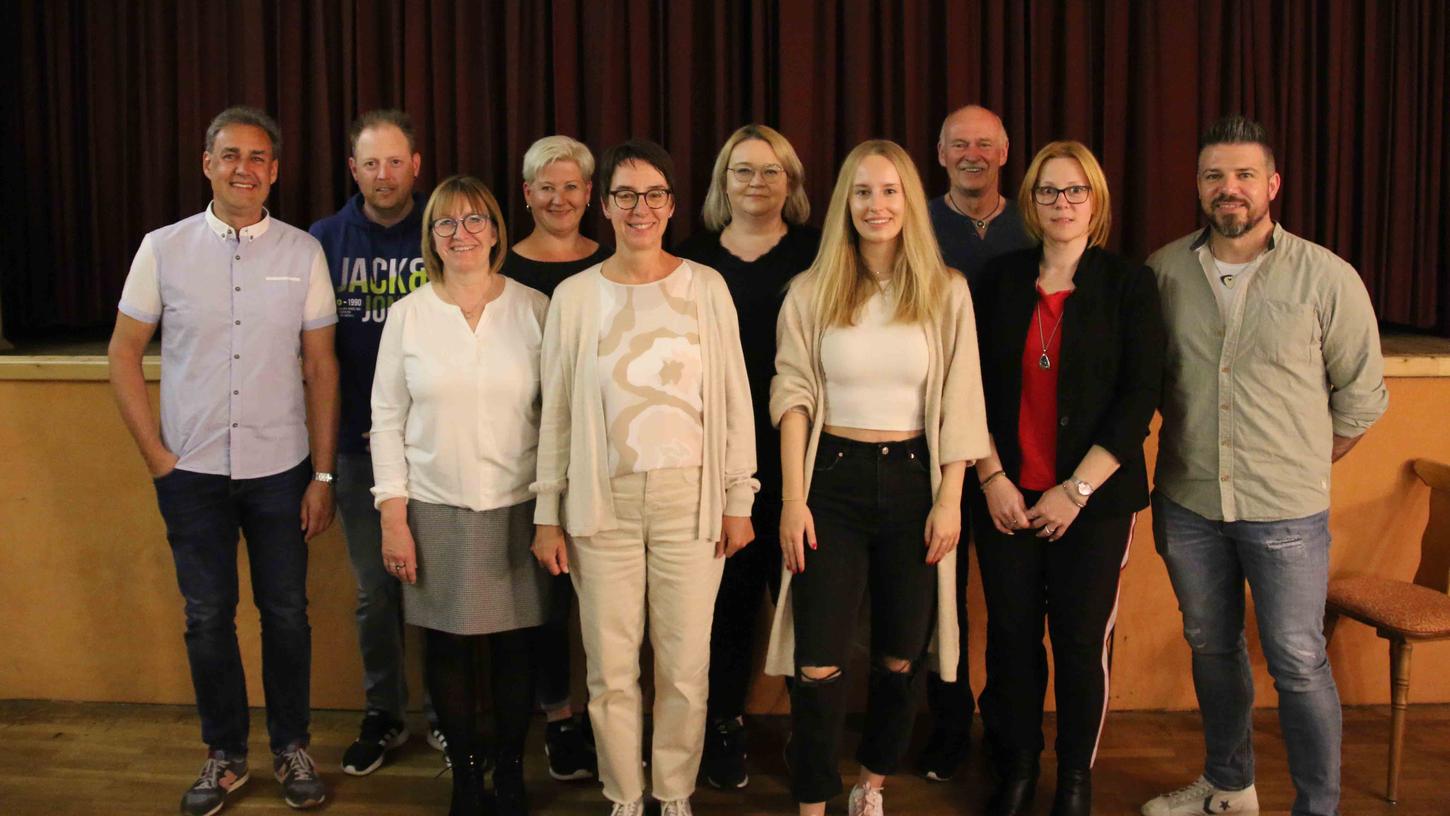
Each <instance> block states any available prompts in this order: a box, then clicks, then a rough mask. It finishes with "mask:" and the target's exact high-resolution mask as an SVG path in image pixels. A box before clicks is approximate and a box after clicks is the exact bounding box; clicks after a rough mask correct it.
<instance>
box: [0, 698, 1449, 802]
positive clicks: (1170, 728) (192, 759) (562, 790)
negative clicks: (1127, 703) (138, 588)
mask: <svg viewBox="0 0 1450 816" xmlns="http://www.w3.org/2000/svg"><path fill="white" fill-rule="evenodd" d="M252 722H253V729H254V731H253V736H254V739H253V742H252V746H251V750H252V755H253V757H255V758H256V759H257V761H258V762H257V764H254V765H253V769H252V771H253V773H252V780H251V782H250V783H248V785H247V787H246V788H244V789H243V790H242V791H240V792H239V793H238V794H237V796H236V798H235V799H234V800H233V801H232V802H231V803H230V804H229V805H228V806H227V808H226V809H225V810H224V811H223V813H229V814H253V815H254V816H260V814H284V813H291V812H292V811H291V810H290V809H289V808H287V807H286V805H285V804H284V803H283V802H282V801H281V799H280V797H279V796H278V789H277V786H276V784H275V783H274V782H273V781H272V780H271V778H270V774H269V773H268V771H269V770H270V768H269V767H268V763H267V756H268V755H267V750H266V743H265V736H264V733H263V723H264V722H265V715H264V714H263V712H261V711H255V712H254V713H253V717H252ZM1344 722H1345V729H1344V730H1345V738H1344V797H1343V801H1342V805H1341V810H1342V813H1343V814H1344V816H1361V815H1362V814H1368V815H1370V816H1373V814H1396V816H1446V814H1450V706H1416V707H1414V708H1413V709H1412V710H1411V713H1410V722H1409V728H1408V733H1407V743H1406V749H1405V768H1404V771H1403V775H1402V777H1401V794H1400V803H1399V805H1398V806H1391V805H1390V804H1388V803H1387V802H1385V801H1384V799H1383V793H1384V773H1385V756H1386V750H1385V747H1386V739H1387V732H1388V723H1389V712H1388V709H1386V708H1357V709H1350V710H1347V711H1345V715H1344ZM357 723H358V715H357V713H356V712H343V711H321V712H316V713H315V714H314V718H313V755H314V757H315V758H316V759H317V760H318V762H319V763H320V764H322V766H323V768H324V773H325V774H326V779H327V782H328V784H329V785H330V786H331V795H330V797H329V800H328V802H327V803H326V805H325V806H324V807H323V808H322V809H321V811H319V812H326V813H333V814H338V816H342V814H389V816H394V815H396V816H410V815H411V814H419V815H420V816H421V814H429V815H430V816H439V814H443V813H445V812H446V810H447V802H448V791H449V779H448V777H447V776H440V775H439V774H440V769H441V763H440V757H439V754H438V753H436V752H434V751H432V750H430V749H429V748H428V747H427V745H426V744H425V743H424V742H423V741H422V739H421V738H419V737H418V736H416V735H415V736H414V739H413V741H412V742H411V743H409V744H408V745H407V746H405V747H404V748H403V749H401V750H400V751H399V752H397V753H395V754H394V755H393V757H394V758H393V761H391V762H390V763H389V764H388V765H386V766H385V767H383V768H382V769H381V770H379V771H378V772H377V773H375V774H373V775H372V776H369V777H366V778H355V777H350V776H347V775H345V774H343V773H342V772H341V771H340V770H338V762H339V761H340V759H341V756H342V751H343V749H344V748H345V747H347V745H348V743H349V742H350V741H351V740H352V738H353V736H354V735H355V733H356V732H355V730H354V729H355V728H356V726H357ZM787 725H788V723H787V722H786V721H785V720H784V718H760V719H756V720H754V721H753V731H752V740H753V745H752V747H753V748H754V752H753V756H752V757H751V761H750V766H751V768H750V770H751V782H750V786H749V787H748V788H746V789H745V790H744V791H738V792H731V793H722V792H720V791H716V790H713V789H710V788H708V787H706V786H704V785H702V786H701V788H700V790H699V792H698V793H697V794H696V796H695V799H694V805H695V810H696V811H697V812H698V813H700V814H702V816H705V815H706V814H727V813H728V814H740V816H754V814H788V813H793V812H794V809H793V807H792V805H791V802H790V797H789V794H788V792H787V788H786V786H785V776H784V770H783V763H782V760H781V756H780V748H781V744H782V739H783V737H784V734H785V730H786V728H787ZM1050 727H1051V723H1050V722H1049V729H1050ZM1255 728H1256V729H1257V731H1256V739H1255V749H1256V752H1257V756H1258V768H1259V774H1258V788H1259V801H1260V804H1261V805H1262V806H1263V808H1264V810H1263V811H1262V812H1263V813H1264V814H1276V813H1288V810H1289V805H1290V801H1291V798H1292V795H1293V792H1292V789H1291V788H1290V786H1289V781H1288V775H1287V770H1286V768H1285V761H1284V749H1283V744H1282V742H1281V741H1280V738H1279V726H1278V721H1277V719H1276V717H1275V716H1274V712H1272V711H1261V712H1259V713H1258V714H1257V715H1256V717H1255ZM541 731H542V729H541V728H539V727H535V728H534V729H533V733H532V734H531V738H532V739H531V743H530V747H531V750H532V753H531V754H530V757H531V759H530V765H529V777H530V788H529V789H530V792H531V794H532V796H533V798H534V805H535V807H534V812H535V813H537V814H561V816H574V815H575V814H579V815H580V816H583V814H590V815H591V816H595V815H597V816H604V814H607V813H608V808H607V807H605V804H604V800H603V798H602V797H601V795H600V793H599V788H598V786H597V784H596V783H593V782H585V783H557V782H554V781H552V780H550V779H549V778H548V777H547V776H546V775H545V773H544V765H543V756H542V750H541V748H540V747H539V743H540V741H541ZM258 737H261V739H258ZM918 739H920V735H919V736H918ZM850 741H851V742H852V743H854V738H853V737H852V738H850ZM1048 744H1049V745H1050V744H1051V734H1050V733H1049V735H1048ZM0 746H3V749H4V750H0V815H3V816H31V814H36V815H37V816H39V815H40V814H44V815H45V816H52V815H53V814H56V815H58V814H107V815H109V814H133V813H136V814H140V813H146V814H153V813H174V812H176V805H177V802H178V801H179V799H180V796H181V793H182V791H183V790H185V788H186V787H187V786H188V785H189V784H190V783H191V781H192V779H193V777H194V775H195V773H196V772H197V770H198V769H199V768H200V767H201V762H202V759H203V758H204V757H203V754H202V750H201V748H200V747H199V746H198V743H197V725H196V720H195V714H194V713H193V711H192V710H191V709H190V708H187V707H181V706H141V705H103V704H90V703H43V702H16V701H6V702H0ZM1201 751H1202V748H1201V740H1200V738H1199V735H1198V717H1197V715H1196V714H1193V713H1120V714H1113V715H1112V717H1111V719H1110V720H1109V722H1108V728H1107V732H1106V734H1105V735H1104V738H1103V744H1102V747H1101V749H1100V752H1099V756H1098V765H1097V770H1096V771H1095V774H1094V788H1095V790H1096V812H1097V813H1098V814H1134V813H1137V812H1138V806H1139V805H1140V804H1141V803H1142V802H1143V800H1145V799H1147V798H1149V797H1151V796H1153V795H1155V794H1156V793H1159V792H1161V791H1162V790H1164V789H1166V788H1171V787H1177V786H1178V785H1180V784H1185V783H1187V782H1189V781H1191V780H1192V778H1193V777H1194V776H1196V775H1197V773H1198V771H1199V769H1200V768H1201V761H1202V760H1201ZM1051 762H1052V760H1051V755H1050V753H1049V754H1048V755H1047V756H1045V757H1044V767H1043V774H1042V776H1043V783H1042V786H1041V788H1040V789H1039V793H1038V807H1037V811H1036V812H1037V813H1039V814H1046V813H1047V811H1048V809H1049V806H1050V803H1051V798H1052V784H1051V780H1052V778H1053V769H1052V765H1051ZM842 771H843V773H850V774H854V765H853V764H852V763H850V762H843V763H842ZM986 795H987V782H986V774H985V771H984V768H983V767H982V763H981V761H980V760H979V759H976V758H974V759H973V761H972V762H971V763H970V765H969V767H968V769H967V770H966V772H965V773H964V774H962V775H961V776H959V777H958V778H956V779H954V780H953V781H951V782H948V783H944V784H934V783H928V782H925V781H923V780H921V779H919V778H917V777H914V776H908V775H902V776H899V777H895V778H893V779H892V780H891V781H890V782H889V783H888V785H887V791H886V807H887V812H888V813H891V814H893V816H895V815H896V814H911V816H937V814H943V815H944V814H979V813H982V812H983V802H984V801H985V799H986ZM831 812H832V813H844V812H845V804H844V801H843V800H838V801H837V802H834V803H833V809H832V810H831Z"/></svg>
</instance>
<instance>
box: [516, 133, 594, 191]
mask: <svg viewBox="0 0 1450 816" xmlns="http://www.w3.org/2000/svg"><path fill="white" fill-rule="evenodd" d="M556 161H571V162H574V163H575V164H577V165H579V174H580V175H582V176H583V177H584V180H585V181H589V180H590V179H592V178H594V154H593V153H590V152H589V148H588V146H586V145H585V144H584V143H583V142H581V141H579V140H578V139H571V138H569V137H568V136H545V137H544V138H542V139H540V140H538V141H537V142H534V143H533V144H531V145H529V149H528V151H527V152H525V153H524V181H526V182H532V181H533V180H534V177H535V176H537V175H539V171H540V170H543V169H544V168H545V167H547V166H549V165H550V164H553V163H554V162H556Z"/></svg>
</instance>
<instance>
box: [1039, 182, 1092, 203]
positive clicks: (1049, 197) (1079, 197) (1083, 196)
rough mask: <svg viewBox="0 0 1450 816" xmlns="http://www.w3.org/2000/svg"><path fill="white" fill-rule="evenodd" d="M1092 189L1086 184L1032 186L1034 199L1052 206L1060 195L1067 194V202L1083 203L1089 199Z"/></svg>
mask: <svg viewBox="0 0 1450 816" xmlns="http://www.w3.org/2000/svg"><path fill="white" fill-rule="evenodd" d="M1092 191H1093V188H1091V187H1089V186H1087V185H1086V184H1074V185H1072V186H1071V187H1049V186H1047V185H1045V184H1044V185H1043V186H1041V187H1033V188H1032V200H1033V201H1036V202H1037V203H1038V204H1041V205H1042V206H1044V207H1050V206H1052V205H1053V204H1056V203H1057V197H1058V196H1067V203H1069V204H1082V203H1083V202H1085V201H1087V200H1088V194H1090V193H1091V192H1092Z"/></svg>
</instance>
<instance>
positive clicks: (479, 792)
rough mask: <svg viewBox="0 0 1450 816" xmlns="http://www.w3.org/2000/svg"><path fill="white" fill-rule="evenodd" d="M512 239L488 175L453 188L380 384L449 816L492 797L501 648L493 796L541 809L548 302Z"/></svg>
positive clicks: (385, 347) (433, 218)
mask: <svg viewBox="0 0 1450 816" xmlns="http://www.w3.org/2000/svg"><path fill="white" fill-rule="evenodd" d="M507 234H508V233H507V231H506V230H505V229H504V224H503V216H502V213H501V212H500V210H499V206H498V201H497V200H495V199H494V196H493V194H492V193H490V192H489V190H488V188H487V187H485V186H484V185H483V183H482V182H480V181H479V180H478V179H475V178H471V177H467V176H454V177H452V178H449V179H447V180H445V181H444V182H443V183H442V184H439V185H438V188H437V189H435V190H434V191H433V195H432V197H430V198H429V200H428V205H427V207H426V208H425V209H424V210H423V241H422V249H423V261H424V264H425V265H426V267H427V270H428V280H429V282H428V283H427V284H425V285H423V286H421V287H419V288H418V289H416V290H414V291H413V292H412V293H410V294H409V295H408V296H407V297H404V298H402V299H400V300H399V301H397V302H396V303H395V304H393V307H392V308H391V309H390V310H389V312H388V321H387V324H386V325H385V326H384V328H383V338H382V344H381V346H380V348H379V350H378V365H377V374H376V375H375V377H374V379H373V396H372V411H373V424H372V434H371V442H372V458H373V475H374V477H375V482H376V486H375V487H374V488H373V494H374V497H375V501H376V503H377V505H378V508H379V510H380V511H381V512H382V525H383V563H384V565H385V566H386V567H387V568H388V569H389V570H390V571H391V572H392V573H393V574H395V575H397V576H398V577H399V579H400V580H402V581H403V584H404V586H403V615H404V618H405V619H406V620H407V622H408V623H410V624H414V625H417V626H420V627H423V630H424V635H425V638H426V658H425V661H426V666H425V674H426V679H427V682H428V690H429V693H430V695H431V696H432V700H433V705H434V707H435V708H436V709H437V711H438V719H439V725H440V726H441V727H442V729H443V734H444V736H445V737H446V738H447V741H448V755H449V758H450V760H451V761H452V764H453V806H452V809H451V810H450V811H449V812H450V814H469V816H476V814H478V813H481V812H482V808H483V806H484V799H485V798H486V796H487V794H486V792H485V791H484V790H483V761H482V758H483V757H484V756H485V755H486V751H485V747H484V746H483V745H480V744H478V738H477V736H476V734H477V733H478V730H479V729H478V728H477V724H476V723H475V721H474V720H475V717H474V711H475V709H476V708H477V707H478V702H479V693H480V691H481V687H482V685H483V682H484V681H485V678H484V677H481V676H480V675H479V673H478V671H477V669H476V668H475V667H476V665H477V653H478V652H479V651H480V650H482V649H483V647H484V646H485V644H487V651H488V653H489V671H488V676H487V678H486V679H487V681H488V682H489V684H490V688H491V692H492V695H491V696H492V708H493V714H494V736H495V744H494V745H493V751H492V753H493V756H494V758H495V761H496V762H497V765H496V768H495V770H494V777H493V779H494V791H493V795H492V796H493V798H494V799H495V800H496V807H497V813H499V814H524V813H527V812H528V805H527V802H526V798H525V793H524V784H523V748H524V737H525V735H526V733H527V730H528V723H529V715H530V713H531V712H532V709H533V689H532V679H531V677H530V671H529V666H530V661H529V647H528V644H529V638H530V636H531V628H532V627H536V626H538V625H539V624H541V623H543V622H544V620H545V618H546V616H547V611H548V600H549V598H548V591H549V585H548V580H547V579H548V576H547V575H545V574H544V572H543V571H542V570H540V569H539V568H538V567H537V565H535V564H534V562H533V559H532V558H530V556H529V543H530V539H531V538H532V535H533V516H534V502H533V499H532V495H531V493H530V492H529V482H530V481H532V479H533V476H534V457H535V449H536V447H537V443H538V427H539V349H540V345H541V343H542V340H543V322H544V313H545V311H546V309H547V307H548V298H546V297H545V296H544V295H543V294H542V293H540V292H538V291H535V290H533V289H530V288H528V287H526V286H523V285H522V284H519V283H516V282H514V281H512V280H509V279H508V278H505V277H503V276H502V275H501V274H499V269H500V267H501V266H502V265H503V259H504V253H505V249H506V241H507V239H506V237H505V236H506V235H507Z"/></svg>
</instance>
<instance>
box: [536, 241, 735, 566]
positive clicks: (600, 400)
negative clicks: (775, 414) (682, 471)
mask: <svg viewBox="0 0 1450 816" xmlns="http://www.w3.org/2000/svg"><path fill="white" fill-rule="evenodd" d="M683 263H688V264H689V265H690V268H691V269H692V270H693V271H694V290H695V291H694V299H695V317H696V320H697V322H698V325H699V330H700V357H701V363H702V365H703V367H704V372H705V377H704V384H703V390H704V394H703V399H704V408H705V410H704V414H705V451H704V454H705V455H704V463H703V465H702V468H701V473H700V517H699V531H700V538H701V539H702V540H705V541H719V540H720V522H721V517H722V516H725V515H730V516H749V515H750V508H751V506H752V505H753V504H754V502H755V492H756V491H757V490H759V489H760V482H759V481H757V480H756V479H755V416H754V409H753V408H752V407H751V404H750V382H749V380H747V379H746V377H745V356H744V353H743V352H742V351H741V349H740V321H739V319H738V318H737V317H736V314H735V301H733V300H731V298H730V290H729V289H728V288H727V287H726V286H725V279H724V278H722V277H720V273H719V272H716V271H715V270H714V269H711V268H710V267H708V266H704V265H703V264H697V263H694V262H692V261H684V262H683ZM601 266H603V264H596V265H594V266H591V267H589V268H588V269H586V270H584V271H583V272H580V273H578V274H576V275H573V276H571V277H569V278H567V279H566V280H565V281H564V282H563V283H560V284H559V286H558V288H556V289H555V290H554V297H553V298H552V299H551V300H550V301H549V316H548V318H547V319H546V320H545V323H544V344H543V350H542V352H541V354H542V359H541V361H540V366H539V368H540V371H541V377H542V383H541V385H540V391H542V393H543V407H542V409H541V411H540V416H539V452H538V474H537V481H535V482H534V483H533V484H531V485H529V489H530V490H532V491H533V492H534V494H535V495H536V497H537V502H536V504H535V506H534V523H535V524H562V525H563V527H564V529H565V530H566V531H568V533H569V535H572V536H579V537H584V536H592V535H594V534H596V533H598V532H601V531H604V530H612V529H614V528H616V527H618V526H619V522H618V521H617V519H616V518H615V515H614V494H613V491H611V490H610V487H609V482H610V477H609V439H608V437H607V436H606V428H605V422H604V397H603V395H602V393H601V392H600V390H599V389H600V386H599V364H598V363H599V309H600V305H599V274H600V267H601ZM561 496H562V499H561ZM561 504H562V505H563V506H562V508H561V506H560V505H561Z"/></svg>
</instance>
